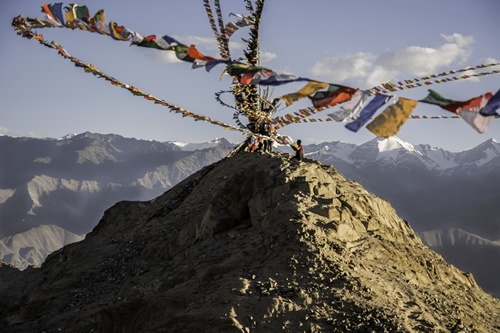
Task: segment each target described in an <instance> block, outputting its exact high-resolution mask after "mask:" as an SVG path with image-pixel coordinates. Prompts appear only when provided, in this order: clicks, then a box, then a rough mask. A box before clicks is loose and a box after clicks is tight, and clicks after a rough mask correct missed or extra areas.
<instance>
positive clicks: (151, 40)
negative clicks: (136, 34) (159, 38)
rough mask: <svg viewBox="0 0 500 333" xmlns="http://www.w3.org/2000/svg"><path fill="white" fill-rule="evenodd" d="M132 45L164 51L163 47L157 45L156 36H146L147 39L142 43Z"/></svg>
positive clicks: (136, 42) (141, 41)
mask: <svg viewBox="0 0 500 333" xmlns="http://www.w3.org/2000/svg"><path fill="white" fill-rule="evenodd" d="M130 45H137V46H142V47H151V48H154V49H159V50H164V48H163V47H161V46H160V45H158V43H156V35H149V36H146V37H144V38H143V39H142V40H140V41H133V42H132V43H131V44H130Z"/></svg>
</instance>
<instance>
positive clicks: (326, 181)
mask: <svg viewBox="0 0 500 333" xmlns="http://www.w3.org/2000/svg"><path fill="white" fill-rule="evenodd" d="M0 282H1V283H0V296H1V297H0V329H2V330H4V331H5V330H7V331H10V332H24V331H55V330H58V329H59V330H62V331H66V330H71V331H75V332H84V331H85V332H88V331H92V330H94V331H103V332H104V331H105V332H109V331H125V332H129V331H130V332H135V331H149V332H153V331H155V332H157V331H186V332H188V331H189V332H196V331H203V332H221V331H224V332H248V331H253V332H277V331H287V332H304V331H328V332H346V331H351V332H373V331H381V332H382V331H391V332H392V331H397V332H417V331H436V332H441V331H443V332H445V331H449V330H451V329H452V328H453V327H456V324H457V321H458V320H460V321H461V322H462V325H463V326H464V327H467V328H468V329H471V328H473V329H474V330H476V331H478V332H494V331H498V330H500V317H499V315H498V309H499V308H500V302H499V300H497V299H495V298H493V297H491V296H489V295H487V294H486V293H484V292H483V291H482V290H481V289H480V288H479V287H478V286H477V285H476V283H475V282H474V279H473V277H472V276H471V275H470V274H466V273H464V272H461V271H459V270H458V269H456V268H455V267H453V266H451V265H449V264H447V263H446V262H445V261H444V260H443V259H442V258H441V257H440V256H439V255H437V254H436V253H434V252H433V251H431V250H429V249H428V248H427V247H426V246H424V245H423V244H422V242H421V241H420V239H419V238H418V237H417V236H416V234H415V233H414V232H413V230H412V229H411V228H410V227H409V225H408V224H407V223H406V222H405V221H403V220H402V219H401V218H399V217H398V216H397V215H396V212H395V210H394V209H393V208H392V207H391V206H390V205H389V203H388V202H387V201H385V200H383V199H380V198H378V197H376V196H374V195H372V194H370V193H368V192H367V191H366V190H365V189H364V188H362V187H361V186H360V185H358V184H357V183H354V182H352V181H347V180H346V179H345V178H344V177H342V176H341V175H340V174H339V173H338V172H337V171H336V170H335V169H334V168H333V167H331V166H327V165H322V164H320V163H317V162H315V161H312V160H306V161H305V162H297V161H290V160H289V159H288V156H287V155H285V156H282V155H280V154H267V155H260V154H245V153H242V154H239V155H237V156H235V157H232V158H227V159H223V160H222V161H220V162H218V163H215V164H212V165H210V166H208V167H205V168H203V169H202V170H200V171H199V172H197V173H195V174H193V175H192V176H190V177H188V178H187V179H185V180H184V181H182V182H181V183H179V184H178V185H177V186H175V187H174V188H172V189H171V190H169V191H167V192H166V193H165V194H163V195H162V196H160V197H158V198H156V199H154V200H152V201H147V202H120V203H118V204H116V205H115V206H113V207H112V208H110V209H109V210H107V211H106V213H105V214H104V216H103V218H102V219H101V221H100V222H99V224H98V225H97V226H96V227H95V228H94V230H93V231H92V232H91V233H89V234H88V235H87V237H86V238H85V240H83V241H81V242H79V243H76V244H71V245H69V246H66V247H64V248H63V249H62V250H60V251H58V252H56V253H53V254H52V255H50V256H49V258H48V259H47V261H46V262H45V263H44V264H43V266H42V267H41V268H40V269H37V270H36V269H28V270H26V271H23V272H19V271H15V270H12V269H11V268H9V267H0Z"/></svg>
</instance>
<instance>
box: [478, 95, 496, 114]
mask: <svg viewBox="0 0 500 333" xmlns="http://www.w3.org/2000/svg"><path fill="white" fill-rule="evenodd" d="M499 108H500V90H498V91H497V92H496V94H495V95H494V96H493V97H492V98H491V99H490V100H489V101H488V103H487V104H486V106H485V107H484V108H482V109H481V110H480V111H479V113H480V114H481V115H483V116H493V115H495V114H496V115H498V113H497V112H496V111H497V110H498V109H499Z"/></svg>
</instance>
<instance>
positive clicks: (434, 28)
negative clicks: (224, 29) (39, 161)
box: [0, 0, 500, 151]
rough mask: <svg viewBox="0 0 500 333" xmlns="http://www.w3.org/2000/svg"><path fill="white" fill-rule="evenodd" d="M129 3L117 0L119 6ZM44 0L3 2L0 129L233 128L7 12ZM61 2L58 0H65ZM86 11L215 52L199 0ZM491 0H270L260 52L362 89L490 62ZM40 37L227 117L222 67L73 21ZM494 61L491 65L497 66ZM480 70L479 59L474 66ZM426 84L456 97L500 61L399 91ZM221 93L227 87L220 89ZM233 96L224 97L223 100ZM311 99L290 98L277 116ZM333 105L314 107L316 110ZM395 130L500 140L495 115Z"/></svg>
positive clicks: (487, 87) (465, 142)
mask: <svg viewBox="0 0 500 333" xmlns="http://www.w3.org/2000/svg"><path fill="white" fill-rule="evenodd" d="M125 3H126V5H125ZM43 4H44V1H38V0H30V1H2V2H0V39H1V41H2V44H3V46H2V47H1V48H0V60H1V61H0V134H7V135H11V136H33V137H51V138H57V137H61V136H64V135H66V134H68V133H81V132H84V131H91V132H96V133H115V134H120V135H123V136H126V137H135V138H138V139H148V140H158V141H167V140H169V141H174V140H177V141H188V142H202V141H208V140H211V139H213V138H216V137H226V138H228V139H229V140H231V141H233V142H238V141H241V140H243V137H242V136H241V134H239V133H238V132H231V131H226V130H224V129H222V128H221V127H218V126H215V125H212V124H209V123H205V122H194V121H193V120H192V119H190V118H182V117H181V116H180V115H178V114H174V113H171V112H169V110H168V109H167V108H165V107H162V106H159V105H155V104H154V103H152V102H149V101H146V100H144V99H143V98H141V97H136V96H133V95H131V94H130V93H129V92H128V91H126V90H125V89H121V88H118V87H114V86H112V85H110V84H109V83H108V82H106V81H104V80H102V79H97V78H95V77H94V76H92V75H90V74H87V73H84V72H83V71H82V70H81V69H78V68H76V67H75V66H74V65H73V64H72V63H71V62H70V61H68V60H64V59H63V58H62V57H60V56H58V55H57V53H56V52H54V51H53V50H51V49H49V48H46V47H43V46H41V45H39V44H38V43H37V42H34V41H31V40H27V39H26V38H21V37H19V36H17V35H16V33H15V32H14V30H13V29H12V27H11V25H10V23H11V20H12V18H13V17H14V16H17V15H19V14H22V15H24V16H29V17H43V16H44V14H43V13H41V11H40V9H41V6H42V5H43ZM64 4H65V5H67V4H68V3H66V2H65V3H64ZM78 4H79V5H87V7H88V8H89V10H90V12H91V15H93V14H94V13H95V12H97V11H98V10H99V9H104V10H105V11H106V21H116V22H117V23H118V24H120V25H124V26H126V27H127V28H129V29H132V30H134V31H137V32H139V33H140V34H142V35H144V36H146V35H150V34H156V35H164V34H167V35H170V36H173V37H175V38H177V39H178V40H180V41H181V42H183V43H184V44H187V45H189V44H195V45H196V46H197V47H198V49H199V50H200V51H201V52H203V53H204V54H207V55H212V56H218V54H217V46H216V43H215V38H214V36H213V32H212V30H211V28H210V25H209V22H208V19H207V16H206V12H205V9H204V6H203V2H202V1H201V0H183V1H164V0H142V1H135V2H124V1H118V0H108V1H90V0H89V1H81V2H78ZM221 5H222V11H223V16H224V19H225V23H227V22H229V21H230V20H231V18H230V17H229V14H230V13H245V9H244V1H243V0H241V1H240V0H231V1H229V0H221ZM499 12H500V2H499V1H497V0H480V1H473V0H440V1H431V0H421V1H400V0H389V1H387V0H381V1H368V0H366V1H364V0H363V1H361V0H351V1H342V2H340V1H331V0H309V1H298V0H286V1H285V0H267V2H266V5H265V8H264V13H263V17H262V24H261V51H262V65H263V66H265V67H268V68H272V69H273V70H275V71H278V72H287V73H291V74H295V75H299V76H304V77H308V78H312V79H317V80H320V81H325V82H330V83H337V84H343V85H347V86H351V87H356V88H360V89H366V88H370V87H372V86H374V85H376V84H379V83H382V82H385V81H388V80H392V81H399V80H402V79H412V78H415V77H419V76H423V75H427V74H434V73H441V72H443V71H446V70H452V69H461V68H464V67H467V66H476V65H479V64H484V63H492V62H499V61H500V44H499V43H498V33H499V32H500V20H499V19H498V13H499ZM38 32H39V33H42V34H43V35H44V37H45V39H46V40H49V41H50V40H54V41H57V42H59V43H60V44H61V45H62V46H63V47H64V48H65V49H66V51H67V52H68V53H69V54H71V55H73V56H75V57H77V58H79V59H80V60H82V61H84V62H85V63H92V64H93V65H95V66H97V67H98V68H99V69H100V70H101V71H103V72H105V73H106V74H108V75H111V76H113V77H115V78H117V79H118V80H119V81H121V82H123V83H127V84H130V85H134V86H136V87H139V88H140V89H142V90H143V91H145V92H148V93H152V94H153V95H155V96H157V97H158V98H160V99H164V100H166V101H167V102H170V103H173V104H176V105H179V106H182V107H184V108H185V109H187V110H189V111H192V112H195V113H199V114H203V115H206V116H209V117H212V118H214V119H217V120H220V121H223V122H226V123H229V124H234V122H233V120H232V114H233V112H232V110H231V109H227V108H224V107H222V106H220V105H219V104H218V103H217V102H216V101H215V98H214V94H215V93H216V92H217V91H219V90H223V89H228V88H229V87H230V82H231V81H230V78H229V77H228V76H226V77H224V78H222V79H220V74H221V72H222V70H223V66H218V67H215V68H214V69H213V70H212V71H211V72H210V73H207V72H206V71H205V70H204V69H196V70H193V69H191V66H190V64H189V63H186V62H180V61H177V60H176V59H175V55H174V54H173V52H168V51H159V50H155V49H148V48H139V47H135V46H132V47H130V46H129V44H128V43H127V42H118V41H115V40H113V39H111V38H110V37H108V36H102V35H99V34H96V33H88V32H83V31H76V30H75V31H72V30H69V29H39V30H38ZM247 33H248V29H240V30H239V31H237V32H236V33H235V34H234V35H233V37H232V38H231V42H232V43H231V44H230V47H231V52H232V57H233V58H237V57H239V56H241V55H242V48H243V47H244V44H243V43H242V41H241V37H246V36H247ZM491 69H500V66H496V67H493V68H489V69H486V70H488V71H489V70H491ZM483 71H485V70H483ZM302 85H303V83H302V84H288V85H284V86H280V87H277V88H275V89H274V90H273V97H279V96H280V95H282V94H284V93H290V92H294V91H296V90H298V89H300V88H301V86H302ZM429 88H431V89H434V90H436V91H437V92H439V93H441V94H442V95H444V96H445V97H447V98H449V99H453V100H468V99H470V98H472V97H475V96H478V95H481V94H483V93H486V92H488V91H491V92H493V93H495V92H496V91H497V90H498V89H499V88H500V74H494V75H488V76H481V77H479V78H475V79H469V80H460V81H454V82H449V83H443V84H434V85H432V86H428V87H421V88H416V89H411V90H403V91H400V92H397V93H395V95H396V96H399V97H406V98H410V99H422V98H424V97H425V96H426V95H427V89H429ZM228 97H229V96H228ZM230 101H231V99H228V102H230ZM304 106H308V105H306V104H301V103H297V104H294V105H292V106H291V107H289V108H287V109H284V110H282V111H281V112H280V113H279V114H278V115H280V114H284V113H288V112H293V111H296V110H297V109H298V108H300V107H304ZM335 109H336V108H332V109H330V110H328V111H325V112H324V115H323V116H324V117H326V114H327V113H329V112H330V111H333V110H335ZM413 114H419V115H451V113H449V112H447V111H445V110H442V109H440V108H439V107H437V106H433V105H426V104H423V103H421V104H419V105H418V106H417V108H416V109H415V110H414V112H413ZM280 133H282V134H286V135H290V136H291V137H292V138H294V139H295V140H297V139H302V141H303V142H304V143H306V144H309V143H318V142H322V141H336V140H342V141H345V142H353V143H356V144H361V143H364V142H366V141H368V140H371V139H373V138H374V137H375V136H374V135H373V134H372V133H371V132H369V131H368V130H367V129H365V128H362V129H361V130H360V131H359V132H358V133H352V132H350V131H349V130H347V129H345V128H344V124H342V123H336V122H328V123H312V124H292V125H289V126H287V127H285V128H283V129H282V130H281V131H280ZM398 137H400V138H401V139H403V140H405V141H407V142H410V143H412V144H421V143H425V144H430V145H431V146H435V147H441V148H445V149H448V150H451V151H461V150H465V149H469V148H472V147H474V146H476V145H478V144H480V143H482V142H484V141H486V140H488V139H490V138H494V139H496V140H497V141H500V119H496V120H493V121H492V122H491V124H490V126H489V129H488V130H487V132H486V133H484V134H479V133H477V132H476V131H475V130H474V129H472V128H471V127H470V126H469V125H467V124H466V123H465V122H464V121H463V120H461V119H442V120H417V119H415V120H412V119H410V120H408V121H407V122H406V124H405V125H404V126H403V128H402V129H401V130H400V132H399V133H398Z"/></svg>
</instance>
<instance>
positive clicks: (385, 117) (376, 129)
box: [366, 97, 418, 138]
mask: <svg viewBox="0 0 500 333" xmlns="http://www.w3.org/2000/svg"><path fill="white" fill-rule="evenodd" d="M417 104H418V101H415V100H412V99H407V98H402V97H400V98H399V99H398V100H397V102H396V103H395V104H392V105H390V106H388V107H387V108H386V109H385V110H384V111H383V112H382V113H381V114H379V115H378V116H377V117H375V119H373V121H372V122H371V123H369V124H368V125H366V128H367V129H368V130H369V131H370V132H372V133H373V134H375V135H376V136H380V137H384V138H388V137H390V136H394V135H396V134H397V133H398V131H399V129H400V128H401V126H403V125H404V123H405V122H406V120H408V118H409V117H410V115H411V113H412V112H413V109H414V108H415V107H416V106H417Z"/></svg>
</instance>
